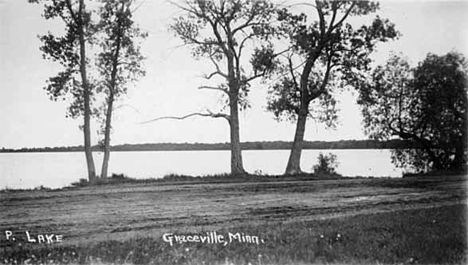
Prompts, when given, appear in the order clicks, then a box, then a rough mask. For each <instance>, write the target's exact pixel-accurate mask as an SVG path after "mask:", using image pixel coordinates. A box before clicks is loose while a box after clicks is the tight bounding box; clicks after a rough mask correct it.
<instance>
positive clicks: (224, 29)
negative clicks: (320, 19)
mask: <svg viewBox="0 0 468 265" xmlns="http://www.w3.org/2000/svg"><path fill="white" fill-rule="evenodd" d="M179 8H180V9H181V10H183V11H184V12H185V14H184V15H183V16H180V17H179V18H177V19H175V22H174V23H173V24H172V26H171V29H172V30H173V31H174V32H175V34H176V36H178V37H180V38H181V39H182V41H184V43H185V44H187V45H191V46H192V47H193V56H194V57H195V58H202V57H203V58H207V59H209V60H210V61H211V62H212V64H213V66H214V68H215V71H213V72H212V73H210V74H208V75H206V78H207V79H212V78H219V79H221V80H222V81H220V84H219V85H218V86H201V87H200V89H211V90H215V91H220V92H222V93H223V95H224V96H225V99H226V100H225V107H226V108H227V109H228V113H225V112H224V111H223V110H221V111H220V112H218V113H214V112H211V111H208V112H207V113H194V114H190V115H187V116H184V117H181V118H187V117H191V116H194V115H198V116H207V117H214V118H224V119H226V121H227V122H228V123H229V126H230V141H231V173H233V174H237V173H244V172H245V170H244V167H243V163H242V153H241V146H240V136H239V130H240V128H239V110H242V109H244V108H247V107H248V106H249V102H248V100H247V95H248V92H249V87H250V85H249V84H250V82H251V81H252V80H254V79H257V78H260V77H262V76H264V75H267V74H269V73H271V71H273V69H274V64H275V62H274V58H275V54H274V52H273V49H272V47H271V45H268V44H266V43H265V41H266V40H267V39H268V38H269V36H271V35H272V34H274V33H275V30H274V28H273V27H272V26H271V21H272V19H273V16H274V14H275V12H274V10H275V9H274V6H273V4H271V3H269V2H268V1H266V0H256V1H250V0H234V1H219V2H215V1H207V0H194V1H186V2H185V3H184V4H183V5H180V6H179ZM255 40H257V41H263V42H264V45H263V46H259V47H257V48H256V49H254V52H253V53H254V54H256V56H255V57H254V59H252V60H251V63H252V73H250V74H248V73H246V72H247V71H245V69H244V67H243V65H244V66H245V65H246V63H245V62H244V60H243V58H245V55H246V54H247V52H248V51H249V50H248V49H246V47H247V46H248V44H249V42H252V41H255ZM165 118H170V117H165ZM172 118H175V117H172ZM179 119H180V118H179Z"/></svg>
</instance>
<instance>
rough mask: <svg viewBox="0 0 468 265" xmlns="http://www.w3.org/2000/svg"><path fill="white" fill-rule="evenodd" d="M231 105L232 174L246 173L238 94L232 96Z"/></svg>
mask: <svg viewBox="0 0 468 265" xmlns="http://www.w3.org/2000/svg"><path fill="white" fill-rule="evenodd" d="M234 97H235V98H234ZM229 107H230V111H231V115H230V116H231V119H230V121H229V125H230V133H231V174H233V175H234V174H245V170H244V166H243V163H242V150H241V145H240V128H239V127H240V126H239V106H238V105H237V95H236V96H231V100H230V103H229Z"/></svg>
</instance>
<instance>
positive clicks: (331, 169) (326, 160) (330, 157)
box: [312, 153, 338, 176]
mask: <svg viewBox="0 0 468 265" xmlns="http://www.w3.org/2000/svg"><path fill="white" fill-rule="evenodd" d="M317 162H318V164H317V165H315V166H313V167H312V169H313V171H314V174H315V175H317V176H336V175H338V174H337V173H336V171H335V169H336V167H338V161H337V159H336V155H335V154H332V153H328V154H325V155H324V154H322V153H320V154H319V155H318V158H317Z"/></svg>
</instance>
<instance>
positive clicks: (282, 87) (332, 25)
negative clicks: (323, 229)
mask: <svg viewBox="0 0 468 265" xmlns="http://www.w3.org/2000/svg"><path fill="white" fill-rule="evenodd" d="M312 6H313V10H314V12H316V15H317V18H318V20H317V21H314V22H312V23H309V22H307V20H306V19H307V16H306V15H305V14H303V13H301V14H298V15H297V14H293V13H291V12H290V10H287V9H284V10H282V11H281V12H279V20H280V21H282V22H283V23H284V29H285V30H286V32H288V35H289V39H290V41H291V46H292V48H293V49H292V53H291V54H289V56H286V57H285V58H286V59H285V60H284V63H283V64H284V65H285V67H283V69H284V71H285V72H286V74H285V75H284V76H283V77H282V78H279V79H278V80H279V81H278V82H277V83H276V84H274V85H273V86H272V89H271V94H270V100H269V104H268V109H269V110H270V111H272V112H273V113H274V114H275V115H276V116H277V117H278V118H281V117H282V116H286V117H288V118H293V120H296V131H295V134H294V141H293V145H292V148H291V152H290V156H289V160H288V164H287V167H286V172H285V173H286V174H297V173H300V172H301V167H300V160H301V154H302V143H303V141H304V133H305V128H306V121H307V118H308V117H310V116H314V114H313V113H312V111H311V109H310V108H311V106H312V105H311V102H313V101H314V100H315V101H318V103H319V104H317V106H316V108H322V107H326V109H324V110H322V111H318V112H316V114H318V115H319V116H318V119H319V120H320V121H326V122H327V124H328V125H329V126H332V125H333V121H334V120H336V111H335V108H334V105H335V100H334V99H333V93H332V89H333V88H334V87H336V86H341V87H346V86H353V87H358V86H359V83H360V81H361V80H362V79H363V77H364V72H365V71H368V70H369V64H370V62H371V59H370V58H369V56H370V54H371V53H372V52H373V51H374V49H375V45H376V44H377V43H378V42H384V41H387V40H389V39H393V38H396V37H397V35H398V33H397V32H396V30H395V29H394V25H393V24H392V23H390V22H389V21H388V20H386V19H382V18H380V17H378V16H377V17H375V18H374V20H373V22H372V23H371V24H370V25H368V26H366V25H363V26H360V27H355V26H353V24H356V23H353V24H351V23H349V22H347V21H348V20H349V19H350V18H351V17H353V16H354V17H359V16H365V15H369V14H371V13H373V12H375V11H376V10H377V9H378V7H379V6H378V4H377V3H374V2H369V1H319V0H316V1H315V2H314V4H313V5H312ZM294 58H299V59H294ZM338 81H339V82H338Z"/></svg>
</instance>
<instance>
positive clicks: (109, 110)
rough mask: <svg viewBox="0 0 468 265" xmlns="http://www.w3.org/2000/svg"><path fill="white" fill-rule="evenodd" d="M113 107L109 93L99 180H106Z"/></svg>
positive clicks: (112, 99) (112, 100) (111, 95)
mask: <svg viewBox="0 0 468 265" xmlns="http://www.w3.org/2000/svg"><path fill="white" fill-rule="evenodd" d="M113 105H114V95H113V93H112V92H111V94H110V95H109V100H108V103H107V112H106V125H105V129H104V157H103V159H102V169H101V178H103V179H104V178H107V170H108V168H109V159H110V131H111V129H112V126H111V121H112V108H113Z"/></svg>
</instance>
